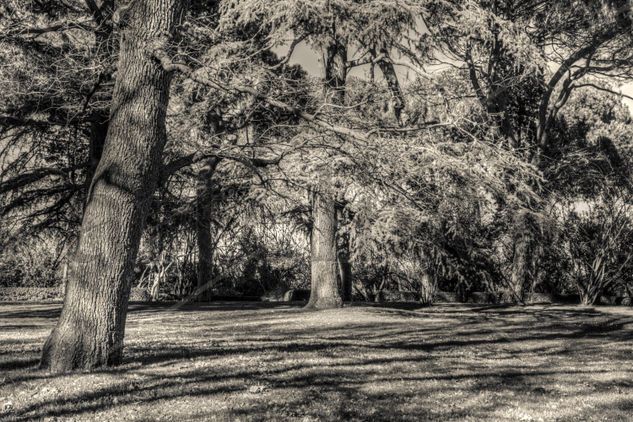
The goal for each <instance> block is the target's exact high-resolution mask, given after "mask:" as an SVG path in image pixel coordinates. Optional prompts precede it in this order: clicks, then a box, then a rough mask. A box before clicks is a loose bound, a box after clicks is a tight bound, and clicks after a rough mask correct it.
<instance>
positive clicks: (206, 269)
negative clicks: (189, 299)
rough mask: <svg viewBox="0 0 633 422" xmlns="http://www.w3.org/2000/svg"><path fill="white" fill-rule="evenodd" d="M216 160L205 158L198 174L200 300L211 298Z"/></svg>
mask: <svg viewBox="0 0 633 422" xmlns="http://www.w3.org/2000/svg"><path fill="white" fill-rule="evenodd" d="M218 161H219V160H218V159H217V158H211V159H209V160H207V161H206V162H205V163H204V166H203V168H202V169H201V170H200V173H199V174H198V202H197V204H196V238H197V240H198V268H197V270H198V285H197V288H196V293H197V297H198V300H201V301H209V300H210V299H211V287H213V253H214V243H213V236H212V235H211V220H212V218H213V202H214V196H215V184H214V183H213V180H212V177H213V173H214V172H215V169H216V167H217V165H218Z"/></svg>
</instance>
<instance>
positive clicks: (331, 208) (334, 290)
mask: <svg viewBox="0 0 633 422" xmlns="http://www.w3.org/2000/svg"><path fill="white" fill-rule="evenodd" d="M326 53H327V54H326V60H325V84H324V91H325V98H326V101H331V102H332V104H334V105H343V104H345V79H346V77H347V69H346V62H347V50H346V48H345V45H343V44H342V43H341V42H340V41H339V40H338V39H334V40H332V42H331V43H330V45H328V47H327V52H326ZM334 112H340V110H334ZM330 188H331V187H330ZM326 195H327V194H324V193H320V192H319V193H315V194H314V197H313V201H312V218H313V225H312V233H311V262H310V265H311V269H310V273H311V286H310V300H309V301H308V304H307V305H306V307H308V308H317V309H325V308H338V307H341V306H343V299H342V297H341V291H340V289H339V288H338V271H337V267H338V265H337V248H336V225H337V221H336V220H337V218H336V202H335V201H334V200H333V199H331V198H328V197H327V196H326Z"/></svg>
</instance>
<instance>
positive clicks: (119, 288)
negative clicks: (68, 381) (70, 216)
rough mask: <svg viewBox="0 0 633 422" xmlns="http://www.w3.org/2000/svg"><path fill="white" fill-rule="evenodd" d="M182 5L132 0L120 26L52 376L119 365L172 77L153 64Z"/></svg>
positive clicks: (51, 350)
mask: <svg viewBox="0 0 633 422" xmlns="http://www.w3.org/2000/svg"><path fill="white" fill-rule="evenodd" d="M182 3H183V2H181V1H180V0H136V1H135V2H132V3H131V4H130V6H129V8H128V9H127V10H125V12H123V15H124V16H121V23H122V25H124V29H123V32H122V38H121V52H120V55H119V63H118V71H117V74H118V77H117V80H116V84H115V88H114V94H113V102H112V109H111V115H110V124H109V128H108V134H107V138H106V142H105V146H104V150H103V155H102V157H101V160H100V162H99V166H98V167H97V171H96V174H95V176H94V178H93V181H92V185H91V189H90V191H89V194H88V199H87V201H88V203H87V206H86V209H85V213H84V216H83V222H82V226H81V234H80V236H79V242H78V246H77V250H76V252H75V254H74V256H73V258H72V261H71V265H70V274H69V280H68V283H67V286H66V296H65V299H64V307H63V309H62V314H61V316H60V319H59V321H58V323H57V326H56V327H55V329H54V330H53V332H52V333H51V335H50V337H49V338H48V340H47V341H46V343H45V344H44V350H43V352H42V360H41V366H42V367H44V368H48V369H49V370H50V371H52V372H65V371H70V370H77V369H93V368H98V367H103V366H110V365H116V364H118V363H120V362H121V358H122V351H123V337H124V329H125V318H126V314H127V305H128V299H129V293H130V284H131V281H132V277H133V266H134V261H135V259H136V254H137V252H138V247H139V241H140V237H141V233H142V230H143V225H144V222H145V218H146V216H147V212H148V205H149V201H150V198H151V195H152V193H153V191H154V189H155V187H156V183H157V177H158V169H159V166H160V162H161V155H162V151H163V148H164V144H165V137H166V133H165V114H166V109H167V102H168V97H169V84H170V79H171V77H170V75H169V74H168V73H167V72H165V71H164V70H163V68H162V67H161V66H160V64H159V63H158V61H156V60H154V59H153V51H154V50H155V49H157V48H165V47H166V46H167V43H168V41H169V38H170V36H171V35H173V33H174V31H175V28H176V26H177V24H178V22H179V21H180V19H181V17H182V13H183V7H182Z"/></svg>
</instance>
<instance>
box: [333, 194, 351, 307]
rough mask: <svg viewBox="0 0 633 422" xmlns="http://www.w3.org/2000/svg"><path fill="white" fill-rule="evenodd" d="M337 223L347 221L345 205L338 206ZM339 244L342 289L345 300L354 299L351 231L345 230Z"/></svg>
mask: <svg viewBox="0 0 633 422" xmlns="http://www.w3.org/2000/svg"><path fill="white" fill-rule="evenodd" d="M337 217H338V220H337V225H338V226H341V224H344V223H345V222H346V220H347V219H346V217H347V215H346V210H345V207H344V206H339V207H338V213H337ZM337 244H338V253H337V258H338V270H339V279H340V281H341V283H340V284H341V290H342V294H343V301H344V302H351V301H352V263H351V262H350V244H349V233H347V232H345V233H342V234H341V235H340V236H339V240H338V242H337Z"/></svg>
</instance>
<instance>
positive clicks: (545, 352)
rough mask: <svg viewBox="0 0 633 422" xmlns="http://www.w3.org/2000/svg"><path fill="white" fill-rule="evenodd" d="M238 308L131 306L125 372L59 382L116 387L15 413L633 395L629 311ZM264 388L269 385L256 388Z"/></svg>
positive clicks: (386, 411)
mask: <svg viewBox="0 0 633 422" xmlns="http://www.w3.org/2000/svg"><path fill="white" fill-rule="evenodd" d="M240 305H242V304H236V305H235V306H233V307H232V306H231V304H228V303H222V304H190V305H188V306H187V307H186V308H184V309H176V308H173V307H171V306H163V305H161V306H158V305H151V306H145V305H139V306H133V307H132V308H131V314H130V321H129V324H128V325H129V329H130V330H129V333H130V334H129V335H130V338H129V340H128V343H127V345H126V359H125V362H124V364H123V365H122V366H121V367H118V368H113V369H108V370H103V371H97V372H96V373H95V374H92V375H76V374H73V375H65V376H62V378H68V379H77V377H98V378H99V379H102V378H103V379H108V380H110V381H108V383H105V384H104V383H98V384H96V385H94V386H92V387H90V388H89V389H87V390H86V391H84V392H75V393H72V394H67V395H64V396H63V397H55V398H51V399H36V400H33V401H32V402H31V403H28V404H27V405H25V406H22V407H20V408H17V409H16V410H15V411H14V412H13V413H12V414H11V416H12V417H13V418H14V419H15V420H30V419H37V418H42V417H46V416H55V417H62V418H63V417H77V416H79V415H91V414H93V413H97V412H98V413H101V412H114V413H113V414H116V412H117V411H118V410H117V409H119V408H121V407H122V406H124V407H125V406H146V405H149V404H151V405H152V406H159V405H161V404H162V403H166V402H171V401H173V400H181V399H186V398H190V397H194V398H196V400H202V401H205V402H206V401H208V402H212V403H217V402H222V401H223V400H230V399H231V398H233V399H235V398H237V399H239V400H240V401H239V402H240V403H242V405H241V407H239V408H233V409H228V408H227V409H224V410H218V409H216V410H209V411H208V413H207V414H206V415H198V414H197V413H195V412H193V411H192V413H191V414H187V415H186V416H187V417H186V418H187V419H195V418H196V417H199V418H202V419H204V417H205V416H207V417H215V418H218V419H243V418H247V419H251V418H252V419H292V418H303V417H312V418H316V419H320V420H347V419H357V420H369V419H371V420H384V419H390V420H393V419H399V420H402V419H411V420H420V419H434V420H438V419H440V420H447V419H453V420H463V419H465V418H468V417H470V418H473V417H474V418H481V419H489V416H490V415H492V414H493V413H494V412H499V411H502V410H503V409H504V408H507V407H508V406H512V405H513V404H512V403H513V402H512V401H511V397H520V396H526V397H530V398H532V399H534V400H537V399H538V400H549V399H550V397H554V398H556V397H558V398H560V397H563V396H562V395H561V394H562V393H561V392H560V387H556V385H558V384H561V385H567V384H570V385H573V386H574V388H576V390H575V393H574V394H575V396H576V397H583V396H587V397H591V395H592V394H594V393H595V392H596V391H601V390H605V391H606V390H607V389H610V388H619V389H622V390H624V391H626V392H628V393H633V383H631V382H628V381H623V380H621V379H619V378H618V377H619V376H621V375H622V373H623V370H622V368H627V370H628V368H631V367H632V366H631V363H633V362H632V360H633V357H632V355H631V354H630V352H631V346H630V345H631V340H632V339H633V332H632V330H631V329H630V328H631V327H632V326H633V317H629V316H621V315H606V314H603V313H600V312H596V311H594V310H587V309H575V308H566V307H563V308H561V307H551V308H550V307H545V308H543V307H534V308H529V307H528V308H508V307H501V308H499V307H494V308H491V307H482V306H473V307H464V306H461V305H460V306H453V307H452V306H446V307H443V308H435V309H433V308H423V309H420V308H417V309H416V308H414V309H406V308H405V309H403V308H401V307H399V306H400V305H396V307H376V306H371V307H356V306H355V307H352V308H350V309H349V310H335V311H331V312H330V311H323V312H310V313H305V312H302V311H301V309H300V308H299V306H298V305H294V306H287V305H286V304H274V305H270V304H266V305H263V306H262V304H261V303H258V304H257V305H253V306H249V307H241V306H240ZM19 312H22V311H19ZM147 316H150V317H151V318H149V319H147V318H145V317H147ZM153 318H157V319H153ZM33 351H34V352H36V351H38V349H37V347H34V349H33ZM627 352H628V353H627ZM593 360H597V361H600V360H603V361H609V362H610V365H609V366H608V367H603V366H601V365H599V364H596V365H593V364H591V363H592V362H593ZM15 362H18V360H15ZM19 362H29V357H26V358H25V360H24V361H22V360H19ZM19 362H18V364H19ZM30 362H31V363H32V362H33V360H32V359H31V361H30ZM583 362H584V364H583ZM583 365H586V367H583ZM2 368H5V367H2ZM20 368H24V366H23V367H15V368H11V367H6V369H8V370H16V369H17V371H15V372H14V373H13V374H12V375H10V378H11V381H12V382H13V383H26V384H28V385H30V384H29V383H36V382H38V381H42V380H48V381H54V380H55V379H56V377H51V376H50V375H48V374H45V373H42V372H39V371H34V372H27V373H25V372H24V371H19V369H20ZM624 372H626V371H624ZM627 376H628V377H629V378H630V372H629V373H628V375H627ZM104 377H105V378H104ZM597 378H599V379H601V380H602V379H605V381H602V384H600V383H599V382H598V381H595V379H597ZM587 380H594V381H593V384H588V381H587ZM554 381H556V382H554ZM259 384H261V385H264V386H265V388H266V390H265V391H264V392H263V393H261V394H251V393H249V392H248V391H249V390H248V387H249V386H251V385H259ZM585 384H587V385H585ZM500 392H502V393H503V394H500ZM451 394H453V395H454V394H458V395H460V396H463V397H479V396H482V395H483V396H485V397H492V398H493V399H486V400H479V401H477V400H469V401H467V400H463V401H457V402H456V403H452V405H454V406H452V407H451V403H448V402H447V403H444V402H442V401H441V400H440V401H439V403H440V404H439V405H437V404H436V405H435V408H433V406H432V403H436V402H438V397H440V398H441V397H446V396H450V395H451ZM495 397H496V398H495ZM237 399H235V400H237ZM620 404H621V406H620V408H619V409H620V410H619V411H621V412H626V411H628V409H629V408H628V407H627V406H629V405H630V402H627V401H626V400H623V401H622V402H621V403H620ZM143 409H146V407H143ZM107 414H108V415H110V413H107ZM180 416H182V415H180ZM585 416H587V415H585ZM147 417H148V418H150V419H151V416H149V415H148V416H147Z"/></svg>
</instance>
